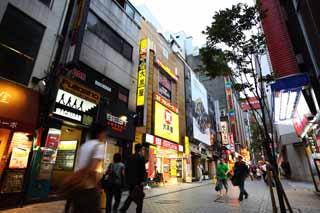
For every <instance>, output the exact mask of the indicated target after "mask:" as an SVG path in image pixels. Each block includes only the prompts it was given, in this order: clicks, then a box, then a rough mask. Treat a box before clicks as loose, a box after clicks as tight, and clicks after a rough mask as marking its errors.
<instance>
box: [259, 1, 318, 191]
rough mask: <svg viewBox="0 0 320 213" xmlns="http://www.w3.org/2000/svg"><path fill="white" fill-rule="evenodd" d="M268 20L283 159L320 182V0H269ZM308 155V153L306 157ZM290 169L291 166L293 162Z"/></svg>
mask: <svg viewBox="0 0 320 213" xmlns="http://www.w3.org/2000/svg"><path fill="white" fill-rule="evenodd" d="M261 2H262V7H263V9H266V11H267V12H266V17H265V19H264V20H263V21H262V26H263V30H264V33H265V35H266V41H267V47H268V51H269V54H270V61H271V64H272V70H273V72H274V73H275V75H276V76H277V77H279V78H278V79H277V80H276V82H275V83H274V84H272V85H271V88H272V92H273V109H274V112H273V116H274V122H275V123H276V125H277V129H278V135H279V140H280V143H279V151H280V153H281V154H280V160H279V162H283V163H284V165H290V167H291V169H290V170H291V171H290V170H288V169H287V173H288V174H289V176H290V175H291V178H293V179H297V180H309V181H312V180H313V182H314V183H315V188H316V190H319V189H320V185H319V180H320V179H319V168H318V166H317V165H318V164H317V162H318V160H319V159H320V158H319V156H318V153H319V151H320V148H319V146H318V145H317V140H316V138H317V137H316V135H317V134H318V132H319V131H318V129H317V127H316V126H317V122H316V117H317V114H318V102H319V82H318V80H317V79H318V76H319V75H318V73H319V60H317V58H318V59H319V57H318V51H317V50H316V49H317V48H316V47H317V41H319V38H318V36H316V35H315V34H316V32H319V23H318V22H317V18H318V16H316V15H315V14H316V13H315V11H316V10H317V8H319V2H318V1H309V0H306V1H304V0H303V1H296V0H286V1H279V0H263V1H261ZM306 153H307V155H306ZM287 167H288V166H287Z"/></svg>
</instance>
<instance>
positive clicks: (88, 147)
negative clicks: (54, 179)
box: [61, 125, 107, 213]
mask: <svg viewBox="0 0 320 213" xmlns="http://www.w3.org/2000/svg"><path fill="white" fill-rule="evenodd" d="M106 137H107V131H106V128H105V127H104V126H102V125H94V126H92V138H93V139H92V140H89V141H86V142H85V143H84V144H82V145H81V147H80V149H79V154H78V159H77V163H76V167H75V172H74V174H72V175H71V176H70V177H68V178H66V180H65V182H64V184H63V186H62V190H61V191H62V193H63V194H64V195H65V196H66V197H67V201H68V202H67V204H66V208H65V212H68V211H70V208H72V212H76V213H100V212H101V209H100V192H99V191H98V190H97V185H98V182H99V180H100V179H101V176H102V175H101V174H100V172H98V171H99V170H101V166H102V162H103V159H104V153H105V144H106Z"/></svg>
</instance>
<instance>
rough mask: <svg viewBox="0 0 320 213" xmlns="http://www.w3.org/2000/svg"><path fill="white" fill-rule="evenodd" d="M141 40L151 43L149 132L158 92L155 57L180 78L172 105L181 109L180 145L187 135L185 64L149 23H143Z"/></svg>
mask: <svg viewBox="0 0 320 213" xmlns="http://www.w3.org/2000/svg"><path fill="white" fill-rule="evenodd" d="M140 38H141V39H143V38H148V39H149V42H150V48H151V51H150V56H149V80H148V100H147V105H148V106H147V118H148V119H147V129H146V130H147V132H149V133H150V132H152V131H153V129H152V127H153V126H152V122H153V118H154V116H153V95H154V93H155V92H157V91H158V85H159V84H158V76H159V70H158V68H157V65H156V64H155V61H154V59H155V57H154V56H156V57H157V58H159V59H160V60H161V62H162V63H163V64H165V65H166V66H167V67H169V68H170V69H171V71H173V72H176V73H177V74H178V76H179V80H178V81H176V82H175V81H173V88H172V101H171V103H172V104H174V105H175V106H177V107H178V109H179V129H180V143H181V142H182V141H184V136H185V135H186V122H185V116H186V110H185V85H184V63H183V61H182V60H181V58H180V57H179V56H178V55H177V54H176V53H175V52H173V51H172V49H171V47H170V44H169V43H168V42H167V40H166V39H165V38H164V36H162V35H161V34H159V33H158V32H157V30H156V29H155V28H154V27H153V25H152V24H150V23H149V22H148V21H142V24H141V32H140Z"/></svg>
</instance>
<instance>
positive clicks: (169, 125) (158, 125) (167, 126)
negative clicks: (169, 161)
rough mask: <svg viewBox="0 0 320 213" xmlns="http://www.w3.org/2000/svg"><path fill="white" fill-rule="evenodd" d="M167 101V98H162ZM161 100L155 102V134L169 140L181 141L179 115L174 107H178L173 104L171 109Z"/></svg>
mask: <svg viewBox="0 0 320 213" xmlns="http://www.w3.org/2000/svg"><path fill="white" fill-rule="evenodd" d="M162 101H163V102H165V100H162ZM166 106H171V104H169V103H168V104H166V105H163V104H161V103H160V102H158V101H156V102H155V110H154V118H155V119H154V134H155V135H156V136H159V137H162V138H165V139H167V140H170V141H173V142H176V143H179V138H180V136H179V116H178V114H177V113H176V112H174V111H173V110H172V109H176V107H174V106H173V105H172V107H171V109H170V108H169V107H166Z"/></svg>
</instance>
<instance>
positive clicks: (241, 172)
mask: <svg viewBox="0 0 320 213" xmlns="http://www.w3.org/2000/svg"><path fill="white" fill-rule="evenodd" d="M248 175H249V168H248V166H247V165H246V164H245V162H243V161H242V157H241V156H239V157H238V161H237V162H236V163H235V165H234V176H235V178H236V179H237V180H238V182H239V188H240V195H239V201H242V200H243V195H244V196H245V198H246V199H247V198H248V196H249V194H248V193H247V191H246V190H245V188H244V182H245V180H246V177H247V176H248Z"/></svg>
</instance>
